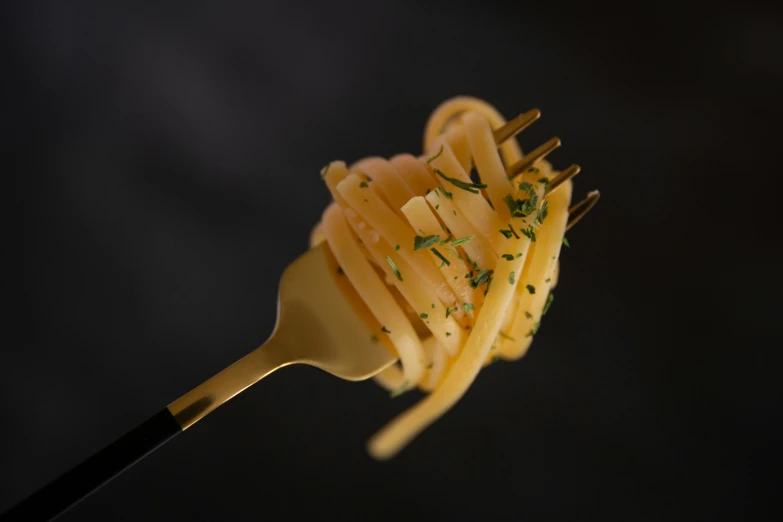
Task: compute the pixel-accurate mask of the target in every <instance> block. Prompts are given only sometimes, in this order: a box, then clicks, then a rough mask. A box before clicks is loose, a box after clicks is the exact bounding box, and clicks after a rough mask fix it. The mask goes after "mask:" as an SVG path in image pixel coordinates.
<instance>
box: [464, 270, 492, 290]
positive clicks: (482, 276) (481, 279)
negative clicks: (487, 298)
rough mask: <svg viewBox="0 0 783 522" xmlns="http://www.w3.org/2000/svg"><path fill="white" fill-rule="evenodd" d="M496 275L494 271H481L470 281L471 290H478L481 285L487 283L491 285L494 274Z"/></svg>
mask: <svg viewBox="0 0 783 522" xmlns="http://www.w3.org/2000/svg"><path fill="white" fill-rule="evenodd" d="M493 273H494V270H481V271H479V273H478V274H476V277H474V278H473V279H471V280H470V287H471V288H478V287H480V286H481V285H483V284H485V283H489V282H490V281H491V279H492V274H493Z"/></svg>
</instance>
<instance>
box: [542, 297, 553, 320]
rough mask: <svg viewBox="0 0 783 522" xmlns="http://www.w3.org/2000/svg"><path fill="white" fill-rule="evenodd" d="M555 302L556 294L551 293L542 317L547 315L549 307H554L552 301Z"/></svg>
mask: <svg viewBox="0 0 783 522" xmlns="http://www.w3.org/2000/svg"><path fill="white" fill-rule="evenodd" d="M554 300H555V294H553V293H552V292H549V295H548V296H547V298H546V304H545V305H544V310H543V311H542V312H541V315H546V313H547V311H548V310H549V307H550V306H552V301H554Z"/></svg>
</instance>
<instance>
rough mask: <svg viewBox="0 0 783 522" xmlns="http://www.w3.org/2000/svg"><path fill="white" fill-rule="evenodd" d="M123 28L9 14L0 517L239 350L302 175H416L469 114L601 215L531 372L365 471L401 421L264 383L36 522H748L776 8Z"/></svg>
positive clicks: (776, 75) (346, 11)
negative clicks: (443, 104) (454, 119)
mask: <svg viewBox="0 0 783 522" xmlns="http://www.w3.org/2000/svg"><path fill="white" fill-rule="evenodd" d="M129 4H130V2H98V1H88V0H79V1H71V2H56V1H49V2H24V3H23V4H22V5H21V6H18V7H16V9H15V12H13V13H9V16H8V17H5V19H6V20H8V21H9V22H10V26H11V31H10V32H9V33H8V34H9V35H10V36H11V38H10V43H11V48H10V50H11V57H12V59H13V63H14V65H18V66H19V73H18V76H16V77H14V80H15V81H14V85H13V86H14V87H16V86H18V88H20V92H19V96H18V97H14V98H13V100H12V102H13V104H14V105H15V107H14V108H15V110H16V111H17V112H18V114H20V115H21V117H20V118H19V119H18V120H12V125H11V128H12V130H13V135H12V136H11V144H12V146H13V147H14V151H15V154H16V157H17V158H18V161H17V162H16V167H15V171H16V172H15V173H16V183H17V185H16V189H17V198H18V199H17V200H18V201H21V202H22V206H23V212H24V214H23V224H24V243H23V251H24V261H23V263H24V271H23V274H24V277H23V290H22V294H21V299H20V300H19V301H18V303H19V306H20V308H21V311H22V318H21V320H20V321H17V324H16V328H17V329H18V330H19V333H20V335H21V338H22V339H23V342H21V343H6V344H5V345H4V348H3V349H2V352H0V367H2V369H3V378H2V380H0V390H2V393H0V418H2V419H3V421H2V426H3V429H2V430H0V463H1V464H0V468H1V470H0V511H3V510H5V509H6V508H7V507H10V505H12V504H13V503H15V502H17V501H18V500H20V499H22V498H23V497H24V496H25V495H27V494H29V493H30V492H32V491H33V490H35V489H36V488H38V487H40V486H42V485H43V484H44V483H45V482H47V481H48V480H50V479H52V478H54V477H55V476H56V475H58V474H59V473H61V472H63V471H65V470H66V469H68V468H69V467H71V466H72V465H74V464H76V463H77V462H79V461H80V460H82V459H83V458H85V457H87V456H88V455H89V454H91V453H93V452H94V451H96V450H98V449H99V448H100V447H102V446H103V445H104V444H107V443H108V442H110V441H111V440H113V439H115V438H116V437H117V436H119V435H121V434H122V433H124V432H125V431H127V430H129V429H130V428H132V427H133V426H135V425H136V424H137V423H139V422H140V421H142V420H143V419H145V418H146V417H147V416H149V415H151V414H152V413H154V412H155V411H157V410H158V409H159V408H160V407H161V406H163V405H165V404H167V403H168V402H170V401H171V400H173V399H175V398H176V397H178V396H179V395H180V394H181V393H183V392H185V391H186V390H188V389H190V388H191V387H193V386H194V385H196V384H198V383H199V382H201V381H203V380H204V379H206V378H208V377H210V376H211V375H212V374H214V373H215V372H217V371H218V370H220V369H222V368H223V367H225V366H227V365H228V364H230V363H232V362H233V361H235V360H236V359H238V358H239V357H241V356H242V355H244V354H245V353H247V352H248V351H249V350H250V349H252V348H254V347H255V346H257V345H258V344H260V343H261V342H262V341H263V340H264V339H266V337H267V336H268V334H269V332H270V331H271V329H272V327H273V324H274V314H275V307H276V292H277V288H276V285H277V282H278V280H279V277H280V274H281V273H282V271H283V269H284V267H285V266H286V264H287V263H289V262H290V261H292V260H293V259H295V258H296V256H297V255H299V254H300V253H301V252H303V250H304V249H305V248H307V238H308V234H309V232H310V230H311V227H312V226H313V224H314V223H315V222H316V221H317V220H318V219H319V217H320V214H321V211H322V210H323V208H324V207H325V206H326V204H327V203H328V201H329V195H328V192H327V190H326V188H325V187H324V186H323V185H322V184H321V183H320V181H319V179H318V171H319V169H320V168H321V166H322V165H323V164H324V163H326V162H327V161H329V160H332V159H344V160H346V161H352V160H354V159H357V158H360V157H362V156H366V155H376V154H377V155H383V156H387V157H388V156H391V155H393V154H395V153H398V152H404V151H411V152H414V153H418V152H419V151H420V147H421V134H422V131H423V125H424V122H425V120H426V118H427V116H428V115H429V113H430V111H431V110H432V109H434V107H435V106H436V105H437V104H438V103H439V102H440V101H442V100H444V99H446V98H449V97H451V96H453V95H457V94H470V95H475V96H480V97H483V98H485V99H487V100H488V101H490V102H491V103H493V104H495V105H496V106H497V107H498V108H499V109H500V110H501V111H502V112H503V113H505V114H506V115H507V116H513V115H514V114H516V113H518V112H521V111H524V110H527V109H530V108H532V107H539V108H540V109H541V110H542V112H543V118H542V120H541V121H540V122H539V123H537V124H536V125H535V126H534V127H532V128H531V129H530V130H528V131H526V132H525V133H524V134H523V135H522V138H521V142H522V146H523V148H524V149H527V150H529V149H532V148H533V147H534V146H536V145H538V144H539V143H542V142H543V141H544V140H545V139H547V138H549V137H551V136H553V135H558V136H560V137H561V138H562V139H563V142H564V145H563V147H562V148H561V149H559V150H558V151H557V152H556V153H555V154H554V155H553V156H552V160H553V162H554V163H555V165H556V166H557V167H560V168H563V167H565V166H567V165H569V164H570V163H579V164H581V165H582V168H583V171H582V174H580V175H579V177H578V178H577V179H576V185H575V195H574V197H575V198H576V199H579V198H581V197H582V196H583V195H584V194H586V193H587V191H588V190H590V189H593V188H600V189H601V192H602V199H601V201H600V203H599V204H598V206H597V207H596V209H595V210H594V211H593V212H592V213H591V214H590V215H589V216H588V217H587V218H586V219H585V220H583V221H582V222H581V223H580V224H579V226H578V227H577V228H576V229H575V230H574V231H573V233H570V234H569V239H570V241H571V248H570V249H567V250H566V251H565V252H564V254H563V260H562V272H561V278H560V284H559V286H558V288H557V291H556V300H555V303H554V305H553V307H552V310H551V311H550V312H549V314H548V315H547V321H546V323H545V324H544V325H543V327H542V329H541V332H540V333H539V335H538V336H537V338H536V342H535V344H534V346H533V348H532V350H531V352H530V353H529V355H528V356H527V357H526V358H524V359H523V360H521V361H519V362H517V363H514V364H502V365H496V366H493V367H491V368H489V369H487V370H486V371H485V372H483V373H482V374H481V376H480V378H479V379H478V381H477V382H476V384H475V386H474V387H473V388H472V389H471V391H470V392H469V393H468V394H467V396H466V397H465V398H464V400H463V401H462V402H461V403H460V404H459V405H458V407H456V408H455V409H454V410H453V411H451V412H450V413H449V414H448V415H446V417H444V418H443V419H442V420H441V421H440V422H438V423H437V424H436V425H435V426H434V427H433V428H431V429H429V430H428V431H427V432H425V433H424V434H423V435H422V436H421V437H419V439H417V440H416V441H415V442H414V444H412V445H411V446H410V447H409V448H408V449H407V450H406V451H405V452H404V453H402V454H401V455H400V456H399V458H397V459H396V460H394V461H392V462H388V463H383V464H380V463H376V462H373V461H372V460H370V459H369V457H368V456H367V455H366V453H365V449H364V444H365V441H366V439H367V438H368V437H369V436H370V435H371V434H372V433H373V432H374V431H375V430H376V429H378V428H379V427H380V426H381V425H382V424H383V423H384V422H385V421H387V420H388V419H390V418H391V417H392V416H393V415H394V414H396V413H397V412H399V411H401V410H402V409H403V408H405V407H406V406H407V405H409V404H411V403H412V402H413V401H415V400H417V397H415V396H413V395H406V396H402V397H400V398H397V399H395V400H394V401H390V400H389V399H388V397H387V395H386V394H385V393H384V392H383V391H381V390H380V389H378V388H377V387H375V386H374V385H373V384H372V383H360V384H352V383H348V382H342V381H338V380H336V379H333V378H330V377H329V376H327V375H326V374H323V373H321V372H319V371H317V370H314V369H311V368H292V369H287V370H286V371H284V372H279V373H277V374H275V375H273V376H271V377H270V378H268V379H267V380H265V381H263V382H262V383H260V384H259V385H258V386H256V387H255V388H253V389H252V390H249V391H248V392H247V393H245V394H243V395H242V396H241V397H239V398H237V399H236V400H234V401H232V402H230V403H229V404H227V405H226V406H224V407H223V408H221V409H220V410H218V411H216V412H215V413H214V414H213V415H211V416H210V417H209V418H208V419H207V420H205V421H204V422H202V423H199V425H198V426H196V427H194V429H192V430H189V431H188V432H187V434H186V435H185V436H182V437H179V438H178V439H177V440H175V441H173V442H172V443H171V444H169V445H168V446H167V447H164V448H163V449H161V450H160V451H159V452H158V453H156V454H155V455H153V456H152V457H150V458H149V459H148V460H147V461H145V462H143V463H141V464H140V465H138V466H136V467H134V468H133V469H131V470H130V471H129V472H128V473H126V474H125V475H123V476H122V477H120V478H119V479H117V480H116V481H114V482H113V483H111V484H110V485H109V486H108V487H106V488H105V489H104V490H102V491H100V492H99V493H98V494H96V495H94V496H93V497H91V498H89V499H88V500H87V501H85V502H84V503H83V504H81V505H80V506H78V507H77V508H75V509H74V510H73V511H71V512H70V513H68V514H67V515H66V516H64V517H63V518H62V520H64V521H77V520H147V519H155V520H158V519H160V520H164V519H169V520H234V521H240V520H259V519H265V518H266V519H268V518H269V516H273V517H277V516H282V515H286V516H290V517H292V518H295V517H297V516H307V515H314V514H319V516H322V517H326V518H330V517H347V518H349V519H353V518H361V519H368V518H371V519H374V520H387V519H388V520H392V519H399V518H400V517H401V516H406V515H411V516H413V515H419V514H428V513H429V514H433V515H436V518H437V519H438V520H440V519H442V520H477V519H480V520H483V519H485V518H489V519H492V518H497V519H514V520H516V519H530V520H542V519H579V520H607V519H614V520H618V519H620V520H674V519H680V518H682V519H689V520H694V519H695V520H708V519H714V518H720V519H721V520H749V519H750V518H753V515H760V516H762V515H764V514H765V513H766V511H765V508H764V502H765V501H766V499H767V498H768V496H770V495H771V494H772V487H773V482H771V481H770V482H768V481H767V480H766V477H767V474H768V473H771V469H772V468H771V466H772V464H771V463H770V461H769V459H768V452H769V450H770V449H771V447H772V443H773V442H774V441H776V440H777V441H779V440H780V437H781V432H780V429H779V428H778V427H777V426H776V425H775V423H774V422H773V420H776V418H777V417H779V414H780V411H781V406H783V404H782V402H783V401H781V395H780V392H779V391H778V389H777V387H773V382H774V378H775V376H773V375H772V373H771V372H772V368H773V364H772V360H773V354H774V353H775V351H776V350H777V349H776V348H775V350H774V351H773V348H774V347H776V346H777V347H778V348H779V346H780V333H779V327H778V324H779V318H778V315H779V313H778V312H779V311H780V304H779V297H780V295H781V294H780V287H779V286H776V284H777V283H778V281H776V279H778V276H777V275H775V274H774V272H775V269H776V265H775V264H774V261H773V260H774V259H775V257H774V254H775V253H776V252H777V244H776V243H777V239H776V237H777V236H779V229H777V233H776V231H775V230H773V226H774V224H775V223H777V220H776V217H777V216H776V213H774V212H773V210H774V209H775V206H774V204H773V203H774V202H773V201H772V198H773V195H774V190H767V189H766V187H768V186H769V187H770V188H772V187H773V186H774V184H775V182H776V180H775V178H774V177H773V175H775V173H774V172H773V171H772V170H771V169H772V163H771V161H767V160H765V159H764V157H763V154H764V153H765V150H770V151H772V153H777V150H778V149H779V145H777V144H776V143H775V142H773V141H772V139H773V137H774V136H775V134H779V131H778V130H777V127H778V126H777V124H775V125H774V126H773V122H775V121H779V119H777V118H778V117H779V116H780V112H781V110H780V104H779V94H780V92H783V84H782V82H781V78H782V77H783V59H781V56H783V53H782V52H781V49H783V45H782V44H783V42H782V41H781V40H782V38H781V34H782V33H781V31H780V29H779V28H780V23H781V20H780V17H779V16H778V13H776V12H775V11H773V10H772V9H771V8H765V7H761V6H754V5H752V4H749V3H741V4H739V3H738V4H736V5H734V6H731V7H729V6H727V7H726V8H721V9H718V8H715V7H713V8H710V9H709V10H702V11H701V12H698V11H695V12H694V15H686V14H685V13H683V12H682V9H680V10H676V11H672V10H671V8H670V7H663V6H662V7H659V8H657V10H656V9H652V10H649V11H647V12H645V13H637V14H634V15H627V16H621V15H620V14H618V13H617V12H616V11H613V12H612V13H613V14H603V13H599V12H598V10H597V8H595V11H592V12H585V11H584V10H583V11H570V10H569V9H567V8H565V7H563V6H562V5H554V4H545V5H535V6H529V7H528V6H524V5H522V4H521V3H517V6H516V7H515V8H514V9H512V10H508V9H507V8H505V7H503V6H502V5H501V4H500V3H498V4H497V5H492V4H479V3H470V4H469V3H467V2H456V3H454V2H449V3H440V4H438V5H434V6H432V7H424V6H421V5H419V3H418V2H412V1H411V2H394V3H390V5H389V6H387V7H378V6H374V5H371V3H363V4H360V5H358V6H348V4H347V3H345V4H343V3H337V2H329V3H328V5H326V4H324V5H323V6H320V7H305V6H304V5H300V4H297V3H295V2H294V3H290V2H263V3H261V2H251V1H244V2H222V3H215V4H214V5H213V6H212V7H194V6H190V5H188V6H187V7H186V6H184V5H183V6H178V7H177V6H173V5H172V6H164V7H161V6H157V7H139V6H135V7H134V6H131V5H129ZM673 13H674V14H676V16H675V15H674V14H673ZM773 95H774V96H773Z"/></svg>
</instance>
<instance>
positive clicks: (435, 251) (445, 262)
mask: <svg viewBox="0 0 783 522" xmlns="http://www.w3.org/2000/svg"><path fill="white" fill-rule="evenodd" d="M430 252H432V253H433V254H435V255H436V256H438V257H439V258H440V260H441V261H443V263H442V264H441V265H440V267H439V268H442V267H443V265H446V266H449V265H450V264H451V263H450V262H449V260H448V259H446V258H445V257H443V254H441V253H440V252H438V249H437V248H435V247H432V248H430Z"/></svg>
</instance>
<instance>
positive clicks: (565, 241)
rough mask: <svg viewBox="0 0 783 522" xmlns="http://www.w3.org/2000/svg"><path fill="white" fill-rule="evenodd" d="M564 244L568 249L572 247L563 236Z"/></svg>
mask: <svg viewBox="0 0 783 522" xmlns="http://www.w3.org/2000/svg"><path fill="white" fill-rule="evenodd" d="M563 244H564V245H565V246H567V247H570V246H571V245H569V244H568V238H567V237H565V236H563Z"/></svg>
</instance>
